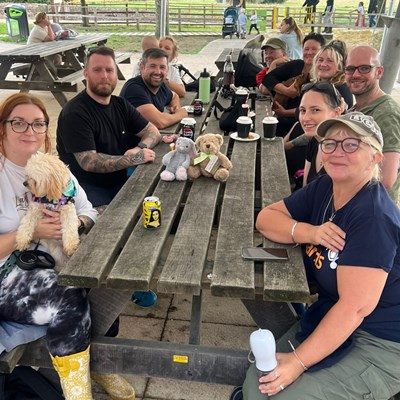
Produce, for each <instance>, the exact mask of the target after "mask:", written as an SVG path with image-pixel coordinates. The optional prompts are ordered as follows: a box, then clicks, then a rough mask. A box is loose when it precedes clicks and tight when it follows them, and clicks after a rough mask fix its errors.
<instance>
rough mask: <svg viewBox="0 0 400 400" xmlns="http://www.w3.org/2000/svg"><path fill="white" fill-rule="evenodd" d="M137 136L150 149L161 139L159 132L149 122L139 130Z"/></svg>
mask: <svg viewBox="0 0 400 400" xmlns="http://www.w3.org/2000/svg"><path fill="white" fill-rule="evenodd" d="M139 136H140V137H141V138H142V142H144V143H146V144H147V147H148V148H149V149H152V148H153V147H154V146H155V145H156V144H157V143H158V142H159V141H160V140H161V135H160V132H159V131H158V129H157V128H156V127H155V126H154V125H153V124H152V123H151V122H149V123H148V124H147V125H146V126H145V127H144V129H142V130H141V131H140V132H139Z"/></svg>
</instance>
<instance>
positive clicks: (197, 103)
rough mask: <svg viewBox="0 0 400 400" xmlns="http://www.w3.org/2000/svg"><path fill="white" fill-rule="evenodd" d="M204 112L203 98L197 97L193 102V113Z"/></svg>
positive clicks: (199, 113)
mask: <svg viewBox="0 0 400 400" xmlns="http://www.w3.org/2000/svg"><path fill="white" fill-rule="evenodd" d="M201 114H203V102H202V101H201V99H195V100H194V102H193V115H201Z"/></svg>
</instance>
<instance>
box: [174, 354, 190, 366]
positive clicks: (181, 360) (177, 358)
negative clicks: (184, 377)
mask: <svg viewBox="0 0 400 400" xmlns="http://www.w3.org/2000/svg"><path fill="white" fill-rule="evenodd" d="M174 362H176V363H182V364H187V363H188V362H189V357H188V356H174Z"/></svg>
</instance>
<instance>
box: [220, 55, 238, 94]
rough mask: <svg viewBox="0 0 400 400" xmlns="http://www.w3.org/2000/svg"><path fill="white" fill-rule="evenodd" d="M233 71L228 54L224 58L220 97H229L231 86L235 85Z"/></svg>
mask: <svg viewBox="0 0 400 400" xmlns="http://www.w3.org/2000/svg"><path fill="white" fill-rule="evenodd" d="M234 74H235V69H234V68H233V62H232V57H231V55H230V54H228V55H227V56H226V59H225V64H224V69H223V80H222V90H221V95H222V97H224V98H228V97H229V96H230V95H231V85H234V84H235V78H234Z"/></svg>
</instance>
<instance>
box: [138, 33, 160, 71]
mask: <svg viewBox="0 0 400 400" xmlns="http://www.w3.org/2000/svg"><path fill="white" fill-rule="evenodd" d="M158 46H159V44H158V40H157V38H156V37H154V36H145V37H144V38H143V39H142V53H143V52H145V51H146V50H147V49H152V48H158ZM139 64H140V60H139V61H138V62H137V64H136V65H135V66H134V68H133V74H132V78H134V77H135V76H138V75H140V69H139Z"/></svg>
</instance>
